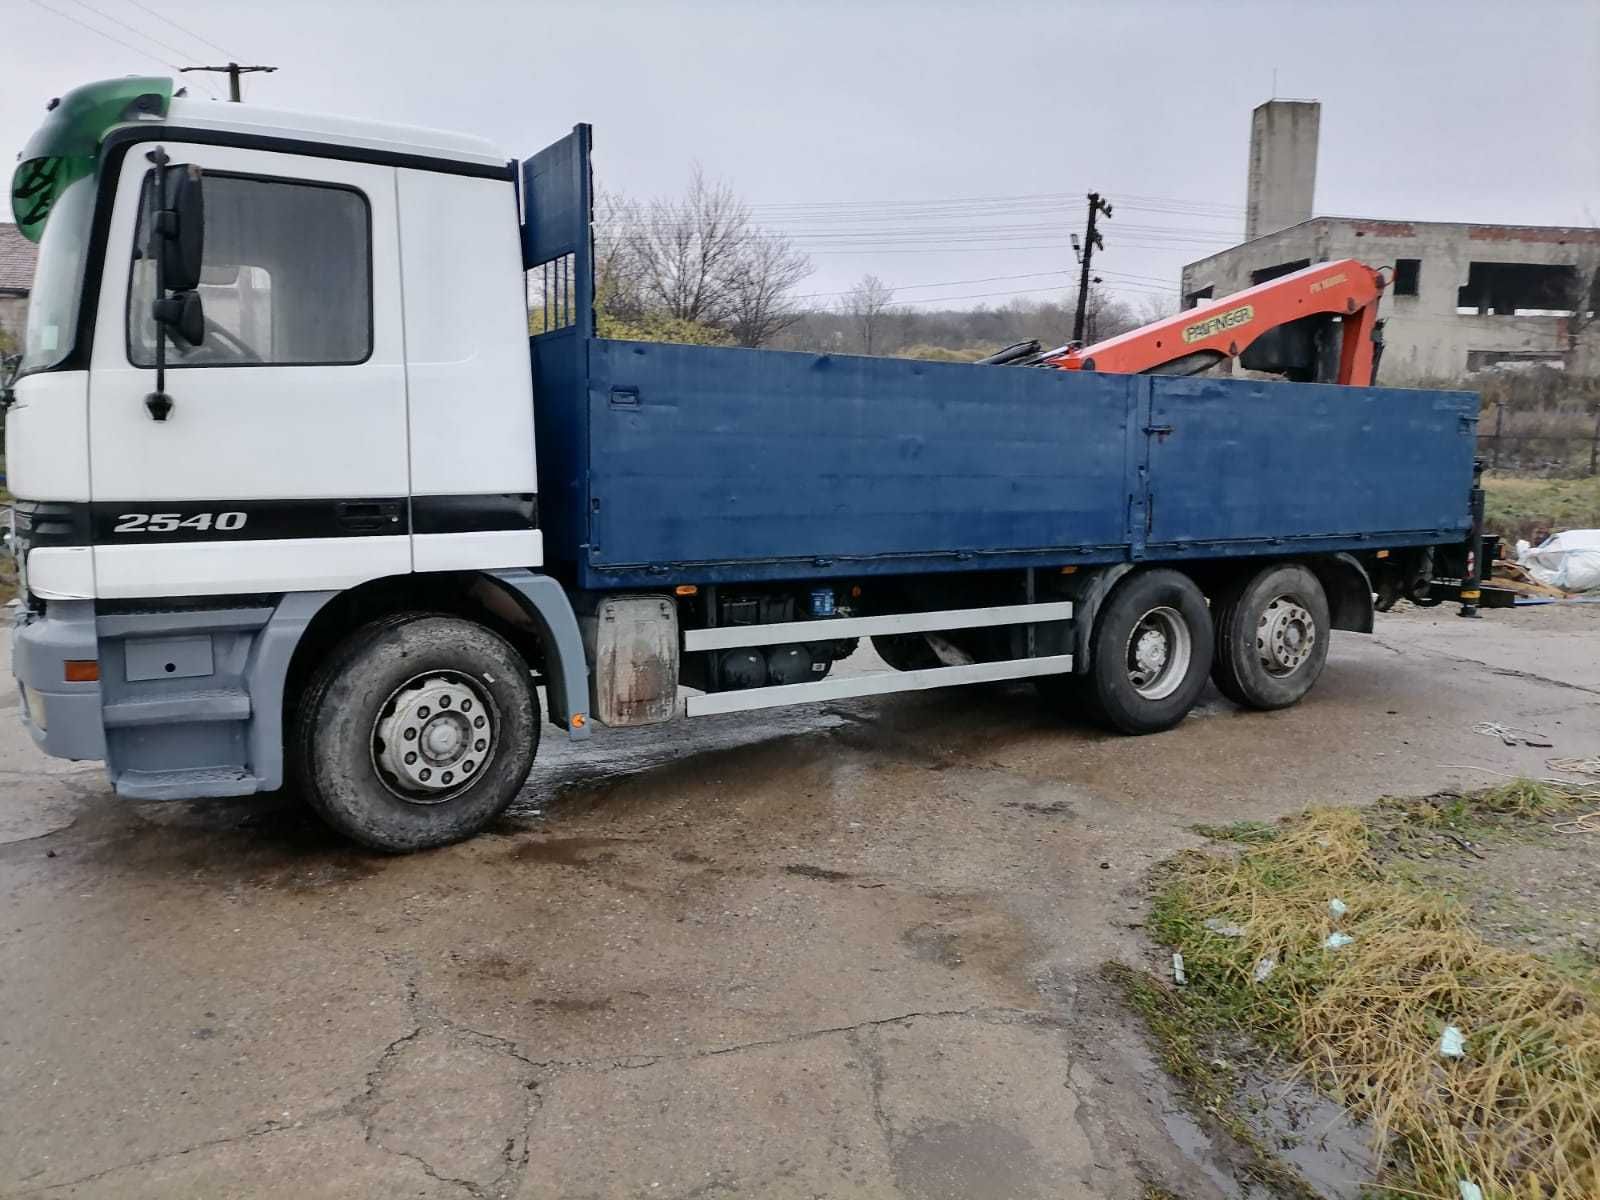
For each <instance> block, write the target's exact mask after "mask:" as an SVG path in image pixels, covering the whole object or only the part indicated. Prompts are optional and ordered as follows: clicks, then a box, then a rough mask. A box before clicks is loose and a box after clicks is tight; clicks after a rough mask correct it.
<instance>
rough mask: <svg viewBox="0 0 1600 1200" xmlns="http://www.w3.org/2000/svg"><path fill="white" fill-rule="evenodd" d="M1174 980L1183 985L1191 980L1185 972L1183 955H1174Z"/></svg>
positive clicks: (1180, 985)
mask: <svg viewBox="0 0 1600 1200" xmlns="http://www.w3.org/2000/svg"><path fill="white" fill-rule="evenodd" d="M1172 982H1173V983H1175V984H1177V985H1178V986H1179V987H1182V986H1183V985H1184V984H1186V983H1188V982H1189V977H1188V976H1187V975H1185V974H1184V973H1183V955H1181V954H1174V955H1173V956H1172Z"/></svg>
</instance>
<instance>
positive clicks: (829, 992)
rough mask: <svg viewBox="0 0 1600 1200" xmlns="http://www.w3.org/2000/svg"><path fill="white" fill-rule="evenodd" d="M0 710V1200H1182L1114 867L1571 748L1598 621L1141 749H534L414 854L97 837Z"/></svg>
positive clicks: (1453, 625)
mask: <svg viewBox="0 0 1600 1200" xmlns="http://www.w3.org/2000/svg"><path fill="white" fill-rule="evenodd" d="M4 665H7V666H8V665H9V664H8V662H7V663H6V664H4ZM7 674H9V672H8V671H7ZM15 708H16V703H15V698H14V696H12V695H11V694H10V693H9V692H6V693H4V694H3V696H0V1196H6V1197H11V1196H30V1197H31V1196H95V1197H99V1196H105V1197H187V1196H195V1197H202V1196H203V1197H225V1196H285V1197H289V1196H294V1197H308V1196H339V1197H354V1196H373V1197H398V1196H415V1197H433V1196H438V1197H467V1196H478V1197H489V1196H495V1197H498V1196H506V1197H512V1196H515V1197H527V1198H533V1197H573V1198H581V1197H635V1196H638V1197H660V1198H668V1197H672V1198H676V1200H688V1198H690V1197H733V1196H741V1197H743V1196H762V1197H767V1196H771V1197H818V1196H821V1197H836V1196H837V1197H890V1196H904V1197H914V1198H926V1200H946V1198H948V1200H957V1198H960V1200H973V1198H979V1197H1068V1196H1072V1197H1076V1196H1089V1197H1115V1198H1118V1200H1121V1198H1129V1200H1133V1198H1137V1197H1142V1196H1143V1194H1144V1189H1145V1188H1147V1187H1149V1186H1152V1185H1159V1186H1163V1187H1166V1188H1169V1189H1171V1190H1172V1191H1174V1192H1176V1193H1177V1194H1180V1195H1182V1196H1184V1197H1187V1198H1189V1200H1213V1198H1220V1197H1224V1196H1235V1195H1239V1194H1242V1192H1241V1188H1240V1185H1238V1184H1237V1183H1235V1181H1234V1179H1233V1176H1232V1173H1231V1167H1230V1155H1229V1152H1228V1148H1227V1147H1226V1146H1218V1145H1215V1144H1213V1143H1212V1142H1211V1141H1209V1140H1208V1139H1207V1138H1206V1137H1205V1136H1204V1135H1203V1134H1201V1132H1200V1131H1199V1129H1198V1128H1197V1127H1196V1126H1195V1124H1194V1123H1193V1121H1192V1120H1190V1118H1189V1117H1188V1116H1187V1115H1186V1113H1185V1112H1184V1109H1183V1106H1182V1105H1181V1104H1180V1103H1179V1101H1178V1099H1177V1096H1176V1094H1175V1092H1174V1091H1173V1089H1172V1088H1171V1087H1170V1086H1169V1085H1168V1083H1167V1082H1166V1081H1165V1080H1164V1079H1163V1078H1162V1076H1161V1074H1160V1072H1159V1070H1158V1069H1157V1067H1156V1065H1155V1063H1154V1060H1153V1058H1152V1056H1151V1052H1150V1049H1149V1047H1148V1046H1147V1045H1146V1043H1145V1041H1144V1039H1143V1037H1142V1035H1141V1033H1140V1032H1139V1030H1138V1028H1137V1026H1136V1024H1135V1023H1134V1022H1133V1021H1132V1020H1131V1019H1130V1017H1129V1015H1128V1014H1127V1013H1126V1012H1124V1011H1123V1010H1122V1009H1121V1008H1120V1007H1119V1006H1118V1004H1117V1002H1116V1000H1115V998H1114V997H1113V996H1111V995H1109V994H1108V993H1107V991H1106V989H1105V987H1104V985H1103V984H1102V983H1101V982H1100V977H1099V974H1098V972H1099V968H1100V966H1101V964H1102V963H1104V962H1106V961H1108V960H1120V961H1125V962H1129V963H1135V964H1141V965H1153V964H1156V963H1158V962H1159V961H1160V948H1159V947H1154V946H1151V945H1150V944H1149V943H1148V942H1147V941H1146V939H1145V934H1144V930H1143V927H1142V926H1143V914H1144V890H1143V884H1144V879H1145V876H1146V873H1147V872H1148V871H1149V869H1150V868H1151V867H1152V866H1153V865H1154V864H1155V863H1157V862H1158V861H1160V860H1161V859H1163V858H1165V857H1167V856H1168V855H1170V854H1172V853H1173V852H1175V851H1176V850H1178V849H1180V848H1182V847H1185V846H1190V845H1195V844H1197V843H1198V841H1199V839H1198V838H1197V836H1196V835H1195V834H1194V833H1193V832H1192V829H1191V826H1193V825H1194V824H1195V823H1197V822H1224V821H1232V820H1239V819H1255V820H1265V819H1271V818H1273V817H1275V816H1278V815H1280V814H1283V813H1286V812H1291V811H1295V810H1297V809H1299V808H1302V807H1304V806H1306V805H1308V804H1316V803H1322V802H1339V803H1347V802H1363V801H1368V800H1372V799H1375V798H1376V797H1377V796H1379V795H1381V794H1383V793H1388V792H1425V791H1430V790H1433V789H1436V788H1439V787H1443V786H1459V785H1476V784H1481V783H1484V782H1489V781H1493V779H1495V778H1496V777H1497V773H1516V772H1527V773H1534V774H1539V773H1543V771H1544V764H1545V761H1546V759H1547V757H1550V756H1557V755H1584V754H1593V753H1596V752H1600V606H1590V607H1588V608H1543V609H1529V610H1523V611H1517V612H1514V613H1498V614H1491V615H1489V616H1487V617H1486V618H1485V619H1484V620H1482V621H1478V622H1469V621H1463V620H1459V619H1457V618H1456V617H1454V616H1453V615H1452V610H1450V609H1448V608H1438V609H1433V610H1429V611H1425V612H1413V613H1408V614H1403V615H1401V614H1396V615H1392V616H1387V617H1382V618H1380V625H1379V629H1378V632H1377V634H1376V635H1375V636H1373V637H1362V636H1359V635H1354V634H1340V635H1336V641H1335V645H1334V648H1333V652H1332V654H1331V657H1330V660H1329V664H1328V668H1327V671H1326V674H1325V675H1324V677H1323V679H1322V681H1321V682H1320V683H1319V685H1318V687H1317V689H1316V690H1315V691H1314V692H1313V693H1312V695H1311V697H1309V698H1308V699H1307V700H1306V701H1305V702H1304V703H1303V704H1301V705H1300V706H1299V707H1297V708H1295V709H1292V710H1289V711H1286V712H1282V713H1274V714H1261V713H1244V712H1240V711H1239V710H1237V709H1235V708H1233V707H1232V706H1231V705H1230V704H1228V703H1227V702H1226V701H1224V700H1222V699H1221V698H1219V697H1217V696H1216V695H1215V694H1214V693H1208V696H1207V699H1206V701H1205V702H1204V703H1203V704H1202V706H1201V708H1200V709H1198V710H1197V711H1196V712H1195V714H1194V715H1192V716H1191V717H1190V719H1188V720H1187V721H1185V722H1184V723H1183V725H1182V726H1180V727H1179V728H1178V729H1176V730H1174V731H1172V732H1171V733H1168V734H1164V735H1160V736H1157V737H1151V738H1140V739H1129V738H1121V737H1116V736H1112V735H1109V734H1106V733H1103V732H1101V731H1099V730H1097V729H1095V728H1093V727H1092V726H1089V725H1086V724H1084V723H1083V722H1082V721H1080V720H1077V719H1075V718H1072V717H1070V716H1064V715H1062V714H1060V713H1056V712H1052V711H1051V710H1049V709H1048V708H1046V707H1045V706H1044V705H1043V704H1042V703H1041V702H1040V701H1039V700H1038V699H1037V698H1036V697H1035V695H1034V694H1033V692H1032V690H1031V689H1030V688H1028V687H1026V686H1015V687H1013V686H995V687H983V688H972V689H965V690H960V691H952V692H942V693H924V694H918V695H909V696H902V697H891V698H884V699H878V700H864V701H856V702H847V703H841V704H833V705H826V706H815V707H811V708H802V709H795V710H792V711H788V712H780V713H776V714H767V715H755V716H735V717H723V718H713V719H708V720H704V721H701V722H698V723H695V722H690V723H684V724H678V725H673V726H667V727H660V728H655V729H646V730H634V731H605V730H602V731H599V733H598V734H597V736H596V737H595V738H594V739H593V740H592V741H590V742H588V743H586V744H582V745H569V744H564V743H562V742H561V741H560V740H559V734H556V733H555V732H554V731H547V732H546V735H545V736H546V740H545V744H544V746H543V747H542V748H541V750H540V755H539V760H538V763H537V765H536V767H535V771H534V775H533V777H532V778H531V779H530V782H529V785H528V787H527V789H526V791H525V792H524V794H523V796H522V797H521V799H520V800H519V801H518V803H517V805H516V807H515V808H514V810H513V812H512V813H511V814H510V815H509V816H508V818H507V819H505V820H504V821H503V822H502V823H501V824H500V825H498V826H497V827H496V828H495V829H494V830H493V831H492V832H490V833H488V834H486V835H484V836H482V837H479V838H477V839H476V840H474V841H472V842H469V843H467V844H464V845H460V846H455V847H451V848H449V849H445V850H441V851H436V852H432V853H427V854H420V855H415V856H412V857H409V858H385V857H381V856H375V855H371V854H367V853H365V852H362V851H358V850H355V849H353V848H351V847H349V846H347V845H345V844H342V843H341V842H339V841H338V840H337V839H336V838H334V837H333V836H332V835H330V834H328V833H327V832H325V831H324V830H323V829H322V828H321V827H320V826H319V825H317V824H316V823H315V821H314V820H312V819H311V818H309V817H308V816H307V815H306V814H305V812H304V811H303V810H302V809H301V808H300V807H299V806H298V805H297V804H295V803H294V802H293V801H292V800H289V799H284V798H270V799H252V800H248V801H216V802H207V803H200V804H178V805H151V806H135V805H129V804H126V803H124V802H120V801H118V800H117V799H115V798H114V797H113V796H112V795H111V794H110V793H109V791H108V789H107V788H106V786H105V784H104V781H103V778H102V776H101V775H100V772H99V770H98V768H97V767H94V766H92V765H85V764H71V763H61V762H57V761H54V760H49V759H46V758H44V757H43V756H42V755H40V754H39V753H38V752H37V751H36V750H35V749H34V748H33V746H32V744H31V743H30V742H29V741H28V739H27V737H26V735H25V733H23V731H22V730H21V728H20V726H19V725H18V723H17V721H16V719H15V717H16V711H15ZM1485 721H1492V722H1499V723H1501V724H1503V725H1507V726H1512V727H1519V728H1523V729H1527V730H1532V731H1537V732H1539V733H1543V734H1544V735H1546V738H1547V740H1549V741H1551V742H1553V743H1554V745H1553V746H1552V747H1551V748H1549V749H1543V748H1534V747H1529V746H1526V745H1518V746H1506V745H1505V744H1503V743H1502V741H1501V740H1500V739H1498V738H1495V737H1490V736H1485V735H1483V734H1480V733H1476V732H1474V726H1475V725H1477V724H1478V723H1480V722H1485Z"/></svg>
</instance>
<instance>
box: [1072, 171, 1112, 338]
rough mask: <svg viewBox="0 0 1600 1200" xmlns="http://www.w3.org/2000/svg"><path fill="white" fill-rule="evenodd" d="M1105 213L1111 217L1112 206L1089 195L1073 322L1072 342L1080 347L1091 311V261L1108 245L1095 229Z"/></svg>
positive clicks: (1098, 196)
mask: <svg viewBox="0 0 1600 1200" xmlns="http://www.w3.org/2000/svg"><path fill="white" fill-rule="evenodd" d="M1102 213H1104V214H1105V215H1106V216H1107V217H1110V216H1111V205H1109V204H1108V203H1106V202H1105V201H1104V200H1102V199H1100V193H1099V192H1090V193H1089V226H1088V228H1087V229H1085V230H1084V233H1083V250H1082V253H1080V254H1079V255H1078V262H1079V263H1081V264H1082V265H1083V274H1082V276H1081V277H1080V278H1079V281H1078V315H1077V316H1076V317H1075V318H1074V319H1073V322H1072V340H1073V341H1075V342H1077V343H1078V344H1079V345H1082V344H1083V324H1084V318H1085V317H1086V316H1087V314H1088V311H1089V259H1090V257H1091V256H1092V255H1093V254H1094V252H1095V250H1096V249H1100V250H1104V249H1105V248H1106V244H1105V243H1104V242H1103V241H1101V240H1100V232H1099V230H1097V229H1095V227H1094V225H1095V219H1096V218H1097V217H1099V216H1100V215H1101V214H1102ZM1072 240H1073V242H1074V245H1073V247H1072V248H1073V249H1074V250H1077V249H1078V247H1077V245H1076V242H1077V240H1078V239H1077V238H1073V239H1072Z"/></svg>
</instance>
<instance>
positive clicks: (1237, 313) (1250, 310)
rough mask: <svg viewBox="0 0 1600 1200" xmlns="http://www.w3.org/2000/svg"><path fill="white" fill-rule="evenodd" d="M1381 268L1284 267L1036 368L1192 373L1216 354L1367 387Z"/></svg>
mask: <svg viewBox="0 0 1600 1200" xmlns="http://www.w3.org/2000/svg"><path fill="white" fill-rule="evenodd" d="M1388 284H1389V275H1388V273H1387V269H1386V268H1377V269H1374V268H1372V267H1369V266H1367V265H1366V264H1365V263H1362V262H1358V261H1356V260H1355V259H1353V258H1346V259H1340V260H1339V261H1337V262H1326V263H1317V264H1316V265H1314V266H1310V267H1305V268H1304V269H1302V270H1299V271H1295V272H1293V273H1292V274H1289V275H1282V276H1279V277H1278V278H1277V279H1271V280H1268V281H1267V282H1265V283H1259V284H1257V285H1256V286H1255V287H1252V288H1247V289H1246V290H1245V291H1242V292H1235V293H1234V294H1233V295H1231V296H1224V297H1222V298H1221V299H1219V300H1212V301H1208V302H1207V303H1205V304H1201V305H1198V306H1196V307H1195V308H1191V309H1187V310H1185V311H1184V312H1181V313H1178V314H1177V315H1176V316H1172V317H1167V318H1166V319H1165V320H1161V321H1156V322H1153V323H1152V324H1149V325H1144V326H1141V327H1140V328H1138V329H1133V330H1130V331H1128V332H1127V333H1121V334H1118V335H1117V336H1116V337H1113V338H1107V339H1106V340H1105V341H1102V342H1096V343H1095V344H1093V345H1091V346H1081V347H1078V346H1064V347H1062V348H1061V349H1059V350H1052V351H1050V352H1049V353H1048V354H1046V355H1045V356H1044V357H1043V358H1041V359H1039V360H1038V361H1039V365H1040V366H1046V367H1057V368H1059V369H1061V370H1065V371H1104V372H1108V373H1112V374H1118V375H1140V374H1161V375H1192V374H1195V373H1197V372H1199V371H1203V370H1204V369H1205V368H1207V367H1209V366H1212V365H1213V364H1215V363H1217V362H1220V361H1221V360H1222V359H1224V358H1239V359H1241V361H1242V363H1243V365H1244V366H1245V367H1247V368H1249V369H1252V370H1263V371H1277V372H1280V373H1283V374H1286V375H1288V376H1289V377H1290V378H1291V379H1298V380H1303V381H1320V382H1326V383H1343V384H1356V385H1359V386H1362V387H1368V386H1371V384H1372V382H1373V378H1374V376H1375V375H1376V373H1377V358H1378V343H1379V339H1378V300H1379V299H1380V298H1381V297H1382V295H1383V289H1384V288H1385V287H1387V286H1388Z"/></svg>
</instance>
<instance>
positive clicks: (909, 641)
mask: <svg viewBox="0 0 1600 1200" xmlns="http://www.w3.org/2000/svg"><path fill="white" fill-rule="evenodd" d="M872 648H873V650H875V651H877V654H878V657H879V658H881V659H883V661H884V662H886V663H888V664H889V665H890V666H891V667H893V668H894V669H895V670H896V671H926V670H929V669H931V668H933V667H942V666H943V665H944V664H943V663H942V662H941V661H940V660H939V655H938V654H937V653H936V652H935V651H934V649H933V647H932V646H930V645H929V644H928V636H927V634H923V633H878V634H874V635H873V637H872Z"/></svg>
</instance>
